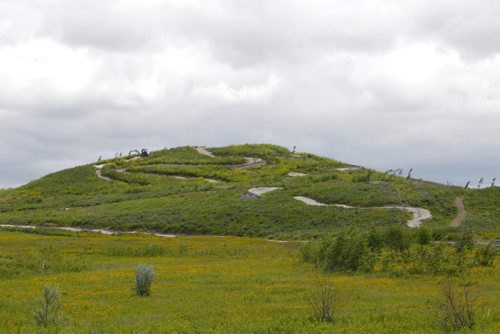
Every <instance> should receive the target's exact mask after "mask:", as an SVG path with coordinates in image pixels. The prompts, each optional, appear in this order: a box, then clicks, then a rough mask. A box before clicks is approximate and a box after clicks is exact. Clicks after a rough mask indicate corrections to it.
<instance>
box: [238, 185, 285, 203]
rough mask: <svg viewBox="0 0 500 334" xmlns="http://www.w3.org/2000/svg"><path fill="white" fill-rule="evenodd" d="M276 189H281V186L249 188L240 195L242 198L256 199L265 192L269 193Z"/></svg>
mask: <svg viewBox="0 0 500 334" xmlns="http://www.w3.org/2000/svg"><path fill="white" fill-rule="evenodd" d="M278 189H283V188H281V187H258V188H250V189H248V191H247V192H246V193H245V194H243V196H241V199H242V200H249V199H256V198H260V197H262V195H264V194H265V193H269V192H271V191H275V190H278Z"/></svg>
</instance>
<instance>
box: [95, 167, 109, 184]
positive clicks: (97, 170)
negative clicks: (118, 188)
mask: <svg viewBox="0 0 500 334" xmlns="http://www.w3.org/2000/svg"><path fill="white" fill-rule="evenodd" d="M104 166H106V164H102V165H96V166H95V175H97V177H98V178H100V179H102V180H106V181H113V180H112V179H110V178H109V177H106V176H103V175H102V169H103V168H104Z"/></svg>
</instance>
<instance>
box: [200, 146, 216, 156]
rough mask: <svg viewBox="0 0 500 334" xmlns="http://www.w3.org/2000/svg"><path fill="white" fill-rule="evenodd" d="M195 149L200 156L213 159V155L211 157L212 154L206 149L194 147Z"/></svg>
mask: <svg viewBox="0 0 500 334" xmlns="http://www.w3.org/2000/svg"><path fill="white" fill-rule="evenodd" d="M195 149H196V151H198V153H200V154H203V155H206V156H207V157H210V158H215V155H213V154H212V152H210V151H209V150H208V149H207V148H206V147H196V148H195Z"/></svg>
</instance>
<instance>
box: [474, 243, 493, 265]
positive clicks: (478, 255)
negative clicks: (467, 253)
mask: <svg viewBox="0 0 500 334" xmlns="http://www.w3.org/2000/svg"><path fill="white" fill-rule="evenodd" d="M496 255H497V250H496V249H495V248H494V247H493V246H492V245H491V243H490V244H488V245H486V246H480V247H479V248H478V249H477V250H476V252H475V254H474V259H475V262H476V264H477V265H479V266H483V267H491V266H493V261H494V260H495V257H496Z"/></svg>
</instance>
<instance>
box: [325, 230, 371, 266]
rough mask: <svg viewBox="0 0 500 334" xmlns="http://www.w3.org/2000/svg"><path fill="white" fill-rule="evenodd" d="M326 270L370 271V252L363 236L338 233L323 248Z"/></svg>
mask: <svg viewBox="0 0 500 334" xmlns="http://www.w3.org/2000/svg"><path fill="white" fill-rule="evenodd" d="M323 255H324V266H325V270H326V271H335V270H343V271H371V269H372V268H371V267H372V266H371V265H370V261H369V260H370V256H371V252H370V249H369V248H368V245H367V244H366V241H365V240H364V238H363V236H362V235H360V234H358V233H352V232H351V233H340V234H339V235H338V236H337V237H336V238H335V239H334V240H332V242H330V243H329V245H327V247H326V248H325V249H324V250H323Z"/></svg>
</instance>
